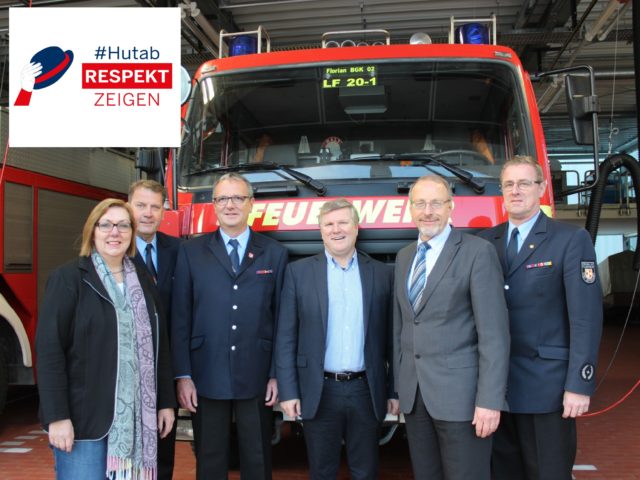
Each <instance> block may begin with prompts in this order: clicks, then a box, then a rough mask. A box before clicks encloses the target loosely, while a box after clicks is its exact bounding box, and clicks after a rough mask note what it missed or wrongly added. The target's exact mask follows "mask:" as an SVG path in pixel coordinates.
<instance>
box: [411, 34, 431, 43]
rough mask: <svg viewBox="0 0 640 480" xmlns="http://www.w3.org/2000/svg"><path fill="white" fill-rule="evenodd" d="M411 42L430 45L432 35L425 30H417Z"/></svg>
mask: <svg viewBox="0 0 640 480" xmlns="http://www.w3.org/2000/svg"><path fill="white" fill-rule="evenodd" d="M409 43H410V44H411V45H429V44H431V37H430V36H429V35H428V34H426V33H424V32H416V33H414V34H413V35H411V38H410V39H409Z"/></svg>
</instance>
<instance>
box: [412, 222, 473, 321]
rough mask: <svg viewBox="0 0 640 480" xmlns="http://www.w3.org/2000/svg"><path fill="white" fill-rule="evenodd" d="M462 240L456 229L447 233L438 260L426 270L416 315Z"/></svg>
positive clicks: (436, 284)
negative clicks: (425, 278)
mask: <svg viewBox="0 0 640 480" xmlns="http://www.w3.org/2000/svg"><path fill="white" fill-rule="evenodd" d="M461 241H462V235H461V234H460V232H459V231H458V230H455V229H452V230H451V233H450V234H449V238H447V241H446V242H445V244H444V248H443V249H442V252H440V255H439V256H438V260H436V263H435V265H434V266H433V268H432V269H431V271H430V272H427V285H426V287H425V288H424V293H423V294H422V298H421V299H420V305H418V311H417V312H416V315H417V314H419V313H420V312H421V311H422V309H423V308H424V306H425V305H426V304H427V302H428V301H429V298H431V295H433V292H434V291H435V289H436V287H437V286H438V283H440V280H442V277H443V276H444V274H445V273H446V271H447V269H448V268H449V265H450V264H451V261H452V260H453V258H454V257H455V256H456V253H458V249H459V248H460V242H461Z"/></svg>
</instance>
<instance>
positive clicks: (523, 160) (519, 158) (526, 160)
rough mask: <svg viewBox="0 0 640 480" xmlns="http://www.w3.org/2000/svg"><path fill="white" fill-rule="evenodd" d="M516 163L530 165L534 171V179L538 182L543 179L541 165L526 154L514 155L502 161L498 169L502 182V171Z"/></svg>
mask: <svg viewBox="0 0 640 480" xmlns="http://www.w3.org/2000/svg"><path fill="white" fill-rule="evenodd" d="M516 165H529V166H530V167H533V169H534V170H535V171H536V180H537V181H539V182H543V181H544V175H543V174H542V167H541V166H540V164H539V163H538V162H536V161H535V160H534V159H533V157H530V156H528V155H516V156H515V157H513V158H511V159H509V160H507V161H506V162H504V165H503V166H502V170H500V181H501V182H502V174H503V173H504V171H505V170H506V169H507V168H509V167H513V166H516Z"/></svg>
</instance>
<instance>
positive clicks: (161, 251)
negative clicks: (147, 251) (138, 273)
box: [156, 232, 169, 285]
mask: <svg viewBox="0 0 640 480" xmlns="http://www.w3.org/2000/svg"><path fill="white" fill-rule="evenodd" d="M156 246H157V248H158V251H157V253H158V285H162V283H163V282H164V281H165V278H166V277H167V271H168V266H169V252H167V249H166V246H167V242H166V239H165V238H164V237H163V236H162V234H161V233H160V232H158V233H157V234H156Z"/></svg>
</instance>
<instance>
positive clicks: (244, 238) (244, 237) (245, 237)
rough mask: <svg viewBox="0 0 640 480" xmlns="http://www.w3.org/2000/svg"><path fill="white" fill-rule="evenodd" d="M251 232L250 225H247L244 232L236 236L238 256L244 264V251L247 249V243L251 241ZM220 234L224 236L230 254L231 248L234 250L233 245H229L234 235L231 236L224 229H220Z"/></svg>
mask: <svg viewBox="0 0 640 480" xmlns="http://www.w3.org/2000/svg"><path fill="white" fill-rule="evenodd" d="M250 233H251V230H249V227H247V228H246V229H245V231H244V232H242V233H241V234H240V235H238V236H237V237H235V239H236V240H238V258H240V265H242V259H243V258H244V252H246V251H247V244H248V243H249V234H250ZM220 235H221V236H222V240H223V241H224V246H225V247H226V249H227V255H230V254H231V250H233V247H232V246H231V245H229V240H231V239H232V238H233V237H230V236H229V235H227V234H226V233H224V231H223V230H222V229H220Z"/></svg>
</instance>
